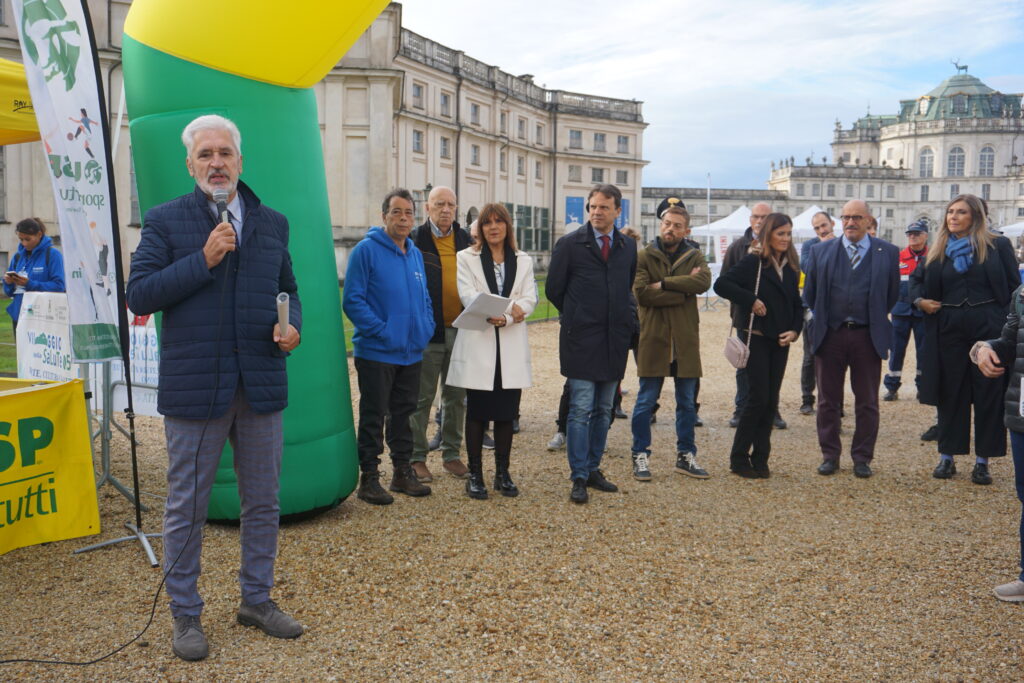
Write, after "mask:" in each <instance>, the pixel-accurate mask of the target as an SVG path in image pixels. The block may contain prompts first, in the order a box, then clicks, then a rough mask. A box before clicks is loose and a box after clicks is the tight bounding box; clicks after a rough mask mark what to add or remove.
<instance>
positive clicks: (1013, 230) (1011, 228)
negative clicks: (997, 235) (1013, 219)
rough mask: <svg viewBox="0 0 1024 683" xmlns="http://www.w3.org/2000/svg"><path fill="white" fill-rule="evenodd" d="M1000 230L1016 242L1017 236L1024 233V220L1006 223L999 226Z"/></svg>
mask: <svg viewBox="0 0 1024 683" xmlns="http://www.w3.org/2000/svg"><path fill="white" fill-rule="evenodd" d="M997 229H998V230H999V232H1001V233H1003V235H1005V236H1006V237H1009V238H1010V239H1011V240H1012V241H1014V242H1016V240H1017V238H1018V237H1020V236H1021V234H1024V222H1021V223H1013V224H1012V225H1004V226H1002V227H1000V228H997Z"/></svg>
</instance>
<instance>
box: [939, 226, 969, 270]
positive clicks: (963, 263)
mask: <svg viewBox="0 0 1024 683" xmlns="http://www.w3.org/2000/svg"><path fill="white" fill-rule="evenodd" d="M946 256H947V257H949V258H951V259H953V267H954V268H956V272H958V273H960V274H963V273H966V272H967V269H968V268H970V267H971V263H973V262H974V250H973V248H972V247H971V238H970V237H957V236H955V235H950V236H949V241H947V242H946Z"/></svg>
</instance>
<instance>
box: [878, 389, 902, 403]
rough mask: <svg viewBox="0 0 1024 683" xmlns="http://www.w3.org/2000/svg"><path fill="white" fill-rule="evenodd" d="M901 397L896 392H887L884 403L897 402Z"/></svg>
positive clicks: (883, 397)
mask: <svg viewBox="0 0 1024 683" xmlns="http://www.w3.org/2000/svg"><path fill="white" fill-rule="evenodd" d="M899 397H900V395H899V394H898V393H897V392H895V391H887V392H885V395H884V396H882V400H883V401H896V400H898V399H899Z"/></svg>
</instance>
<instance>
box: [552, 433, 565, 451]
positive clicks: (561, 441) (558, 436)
mask: <svg viewBox="0 0 1024 683" xmlns="http://www.w3.org/2000/svg"><path fill="white" fill-rule="evenodd" d="M563 448H565V434H564V433H563V432H555V435H554V436H553V437H551V441H548V450H549V451H560V450H562V449H563Z"/></svg>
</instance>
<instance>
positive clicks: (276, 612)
mask: <svg viewBox="0 0 1024 683" xmlns="http://www.w3.org/2000/svg"><path fill="white" fill-rule="evenodd" d="M237 618H238V623H239V624H241V625H242V626H255V627H256V628H258V629H260V630H261V631H263V632H264V633H266V634H267V635H268V636H272V637H274V638H298V637H299V636H301V635H302V625H301V624H299V622H297V621H295V619H293V618H291V617H290V616H288V615H287V614H285V613H284V612H282V611H281V608H280V607H278V606H277V604H276V603H275V602H274V601H273V600H267V601H266V602H264V603H263V604H260V605H246V604H245V603H244V602H243V603H242V604H241V605H240V606H239V607H238V617H237Z"/></svg>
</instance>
